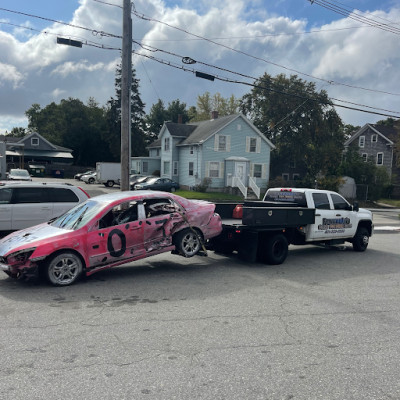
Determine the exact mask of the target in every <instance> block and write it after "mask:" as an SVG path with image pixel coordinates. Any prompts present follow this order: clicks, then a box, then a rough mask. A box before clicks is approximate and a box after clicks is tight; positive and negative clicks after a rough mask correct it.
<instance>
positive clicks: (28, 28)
mask: <svg viewBox="0 0 400 400" xmlns="http://www.w3.org/2000/svg"><path fill="white" fill-rule="evenodd" d="M122 1H123V0H64V1H54V0H35V1H31V0H0V134H3V133H6V132H10V130H11V129H12V128H13V127H27V124H28V121H27V119H26V116H25V112H26V111H27V110H28V109H29V108H30V107H31V106H32V105H33V104H36V103H37V104H39V105H40V107H41V108H44V107H46V105H48V104H50V103H52V102H56V103H59V102H60V101H61V100H62V99H68V98H77V99H80V100H81V101H83V102H84V103H87V101H88V100H89V98H94V99H95V100H96V101H97V102H98V103H99V105H101V106H102V105H105V104H106V103H107V101H108V100H109V99H110V98H111V97H115V87H114V79H115V70H116V66H117V65H118V64H119V63H120V59H121V52H120V49H121V45H122V40H121V36H122ZM327 7H328V8H327ZM59 22H62V24H61V23H59ZM371 25H372V26H371ZM132 30H133V34H132V36H133V41H134V42H133V50H134V55H133V57H132V61H133V67H134V68H135V70H136V76H137V78H138V79H139V90H140V95H141V98H142V100H143V102H144V103H145V105H146V112H149V111H150V108H151V106H152V105H153V104H155V103H157V101H158V100H159V99H161V100H162V101H163V102H164V104H165V106H168V103H169V102H171V101H173V100H176V99H179V100H180V101H181V102H183V103H186V105H187V106H188V107H190V106H193V105H196V102H197V97H198V96H199V95H202V94H204V93H205V92H209V93H210V94H211V95H213V94H215V93H220V94H221V95H222V96H223V97H225V98H228V97H230V96H231V95H234V96H236V97H237V98H240V97H242V96H243V95H244V94H246V93H249V92H250V91H251V86H249V85H248V84H249V83H250V84H251V83H254V80H255V79H257V78H259V77H261V76H262V75H263V74H264V73H268V74H270V75H272V76H275V75H277V74H281V73H283V74H286V75H287V76H290V75H292V74H293V75H294V74H296V75H298V77H299V78H302V79H304V80H306V81H313V82H315V85H316V90H318V91H319V90H325V91H327V92H328V95H329V96H330V97H331V98H332V99H335V100H334V102H335V104H338V105H342V106H345V107H352V108H358V109H363V110H368V111H370V112H375V113H380V114H385V115H378V114H372V113H366V112H361V111H357V110H351V109H349V108H345V107H336V110H337V112H338V113H339V115H340V116H341V118H342V120H343V122H344V123H345V124H352V125H360V126H362V125H364V124H366V123H375V122H376V121H378V120H382V119H386V118H387V116H388V115H391V116H394V117H400V40H399V39H400V3H399V1H398V0H380V1H376V0H341V1H338V0H312V2H311V1H310V0H268V1H267V0H220V1H219V2H215V1H214V0H213V1H211V0H196V1H194V0H181V1H172V0H164V1H163V0H137V1H134V2H133V4H132ZM57 37H64V38H70V39H74V40H79V41H82V42H83V46H82V48H77V47H71V46H65V45H60V44H57ZM149 57H151V58H149ZM183 57H190V58H191V59H193V60H196V61H197V63H196V64H184V63H182V58H183ZM182 68H184V69H182ZM195 71H200V72H204V73H207V74H211V75H214V76H216V77H217V78H220V79H216V80H214V81H209V80H205V79H200V78H198V77H196V76H195ZM226 80H230V81H235V82H236V83H233V82H226ZM238 82H245V83H246V84H241V83H238ZM294 112H295V110H294Z"/></svg>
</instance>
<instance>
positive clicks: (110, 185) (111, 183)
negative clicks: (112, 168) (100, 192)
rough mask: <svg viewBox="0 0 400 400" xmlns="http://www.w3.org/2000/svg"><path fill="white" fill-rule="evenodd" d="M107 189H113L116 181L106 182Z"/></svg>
mask: <svg viewBox="0 0 400 400" xmlns="http://www.w3.org/2000/svg"><path fill="white" fill-rule="evenodd" d="M106 186H107V187H113V186H114V181H107V182H106Z"/></svg>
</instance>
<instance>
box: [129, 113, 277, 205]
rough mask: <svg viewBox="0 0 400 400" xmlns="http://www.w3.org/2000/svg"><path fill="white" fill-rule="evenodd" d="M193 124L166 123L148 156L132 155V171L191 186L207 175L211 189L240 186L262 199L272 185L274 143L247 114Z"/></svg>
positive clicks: (218, 189) (185, 186) (244, 193)
mask: <svg viewBox="0 0 400 400" xmlns="http://www.w3.org/2000/svg"><path fill="white" fill-rule="evenodd" d="M213 117H214V118H213V119H211V120H208V121H200V122H195V123H189V124H179V123H172V122H165V123H164V125H163V127H162V128H161V131H160V133H159V136H158V139H157V140H156V141H155V142H153V143H152V144H151V145H150V146H149V147H148V150H149V157H133V158H132V159H131V162H132V164H131V166H132V167H131V172H132V173H139V172H140V173H142V174H152V173H154V172H155V171H157V172H158V171H159V172H160V176H163V177H168V178H171V179H173V180H175V181H177V182H179V184H180V186H181V187H182V188H183V189H192V188H193V187H195V186H196V185H199V184H201V183H203V182H204V179H205V178H208V179H207V181H208V182H209V185H208V190H210V191H211V190H212V191H223V190H229V188H239V190H240V191H241V192H242V194H243V196H244V197H245V198H246V197H247V192H248V189H249V188H250V189H251V190H252V191H253V192H254V193H255V195H256V196H257V197H259V196H260V191H261V190H263V189H266V188H267V185H268V180H269V169H270V168H269V167H270V152H271V150H272V149H274V148H275V146H274V145H273V144H272V143H271V142H270V141H269V140H268V139H267V138H266V137H265V136H264V135H263V134H262V133H261V132H260V131H259V130H258V129H257V128H256V127H255V126H254V125H253V124H252V123H251V122H250V121H249V120H248V119H247V118H246V117H245V116H244V115H243V114H234V115H229V116H225V117H220V118H218V115H217V114H216V113H215V112H214V113H213Z"/></svg>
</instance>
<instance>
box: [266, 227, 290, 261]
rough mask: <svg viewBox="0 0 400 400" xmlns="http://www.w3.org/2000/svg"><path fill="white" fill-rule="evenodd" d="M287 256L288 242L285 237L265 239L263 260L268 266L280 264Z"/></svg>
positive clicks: (277, 236)
mask: <svg viewBox="0 0 400 400" xmlns="http://www.w3.org/2000/svg"><path fill="white" fill-rule="evenodd" d="M287 254H288V241H287V239H286V237H285V235H282V234H278V235H274V236H271V237H270V238H268V239H267V243H266V245H265V259H266V261H267V263H268V264H272V265H278V264H282V263H283V262H284V261H285V260H286V257H287Z"/></svg>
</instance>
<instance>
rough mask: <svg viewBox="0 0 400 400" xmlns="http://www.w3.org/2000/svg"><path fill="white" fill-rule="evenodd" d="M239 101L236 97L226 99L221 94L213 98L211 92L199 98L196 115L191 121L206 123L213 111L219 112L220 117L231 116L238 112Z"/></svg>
mask: <svg viewBox="0 0 400 400" xmlns="http://www.w3.org/2000/svg"><path fill="white" fill-rule="evenodd" d="M239 104H240V103H239V100H237V99H236V98H235V96H233V95H232V96H231V97H229V98H224V97H222V96H221V94H220V93H215V94H214V95H213V96H211V94H210V92H205V93H204V94H203V95H199V96H197V107H196V113H194V116H193V118H192V119H191V120H193V121H204V120H208V119H210V118H211V112H212V111H218V115H219V116H221V117H222V116H225V115H231V114H235V113H237V112H238V109H239Z"/></svg>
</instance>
